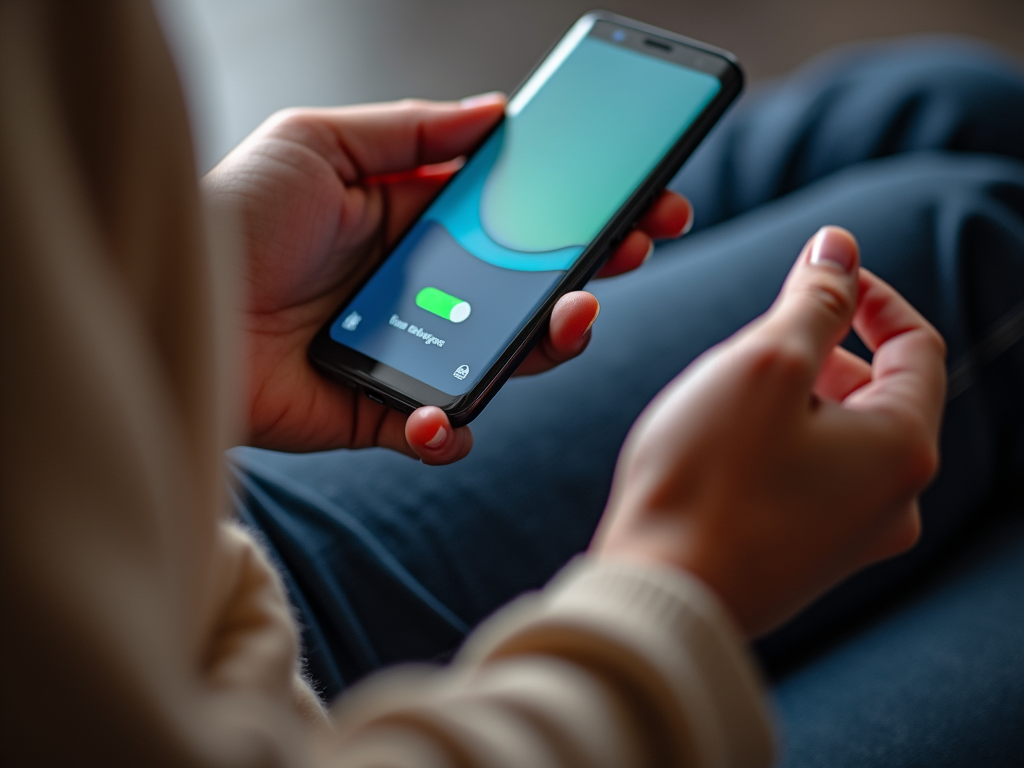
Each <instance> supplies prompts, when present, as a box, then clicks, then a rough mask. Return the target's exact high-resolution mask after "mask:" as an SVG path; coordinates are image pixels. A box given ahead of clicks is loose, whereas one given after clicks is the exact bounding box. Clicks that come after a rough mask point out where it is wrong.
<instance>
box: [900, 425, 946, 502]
mask: <svg viewBox="0 0 1024 768" xmlns="http://www.w3.org/2000/svg"><path fill="white" fill-rule="evenodd" d="M895 445H896V448H897V463H896V467H897V468H898V471H899V476H900V480H901V482H900V485H901V486H902V487H904V488H906V489H907V490H910V491H913V492H915V493H916V492H918V491H920V490H922V489H923V488H924V487H925V486H927V485H928V484H929V483H930V482H931V481H932V480H933V479H935V476H936V475H937V474H938V471H939V447H938V445H937V442H936V441H935V440H934V439H933V438H932V437H930V436H929V434H928V432H927V430H925V429H924V427H923V426H922V425H919V424H902V425H897V428H896V439H895Z"/></svg>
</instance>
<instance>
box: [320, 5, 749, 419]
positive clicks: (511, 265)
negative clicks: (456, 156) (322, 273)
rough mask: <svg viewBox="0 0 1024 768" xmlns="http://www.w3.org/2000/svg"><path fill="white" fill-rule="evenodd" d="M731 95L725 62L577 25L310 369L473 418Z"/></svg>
mask: <svg viewBox="0 0 1024 768" xmlns="http://www.w3.org/2000/svg"><path fill="white" fill-rule="evenodd" d="M742 87H743V74H742V71H741V70H740V68H739V65H738V64H737V63H736V60H735V59H734V58H733V57H732V55H731V54H729V53H727V52H725V51H721V50H718V49H716V48H712V47H710V46H707V45H704V44H702V43H698V42H695V41H693V40H689V39H687V38H685V37H680V36H679V35H675V34H673V33H671V32H666V31H664V30H661V29H657V28H655V27H651V26H648V25H646V24H641V23H640V22H636V21H632V20H630V19H625V18H622V17H619V16H615V15H612V14H608V13H603V12H595V13H590V14H587V15H586V16H584V17H583V18H581V19H580V20H579V21H577V22H576V23H575V24H574V25H573V26H572V28H571V29H570V30H569V31H568V32H567V33H566V35H565V36H564V37H563V38H562V39H561V40H560V41H559V42H558V43H557V44H556V45H555V46H554V48H552V49H551V51H550V52H549V53H548V55H547V56H546V57H545V58H544V59H543V60H542V61H541V62H540V64H538V65H537V67H536V69H534V71H533V72H532V73H531V74H530V76H529V77H528V78H527V79H526V80H525V81H524V83H523V84H522V85H521V86H520V87H519V88H518V89H517V90H516V92H515V93H514V94H512V96H511V97H510V98H509V102H508V106H507V108H506V114H505V118H504V119H503V120H502V121H501V122H500V123H499V124H498V126H497V127H496V128H495V129H494V131H493V132H491V133H490V135H489V136H488V137H487V138H486V139H485V140H484V141H483V142H482V144H481V145H480V146H479V147H478V148H477V149H476V151H475V152H474V153H473V154H472V155H471V156H470V157H469V159H468V160H467V161H466V163H465V165H464V166H463V167H462V168H461V169H460V170H459V171H458V172H457V173H456V174H455V175H454V176H453V177H452V179H451V180H450V181H449V182H448V184H447V185H446V186H445V187H444V189H443V190H442V191H441V193H440V194H439V195H438V197H437V198H436V199H435V200H434V202H433V203H432V204H431V205H430V206H429V207H428V208H427V209H426V211H425V212H424V213H423V214H422V215H421V216H420V217H419V219H418V220H417V221H416V222H415V223H414V224H413V225H412V226H411V227H410V228H409V229H408V230H407V231H406V232H405V234H404V235H403V236H402V237H401V238H400V239H399V240H398V242H397V244H396V245H395V246H394V248H393V249H392V250H391V252H390V253H389V254H388V256H387V257H386V258H385V259H384V260H383V262H382V263H381V264H380V266H379V267H378V268H377V269H376V270H375V271H374V272H373V273H372V274H371V275H370V276H369V277H368V278H367V279H366V280H365V282H364V283H363V284H362V285H361V287H360V288H359V289H358V290H357V291H356V292H355V293H354V294H353V296H352V297H351V298H350V299H349V300H348V301H346V302H345V304H343V305H342V306H341V307H339V309H338V311H337V313H336V314H335V315H334V316H333V317H332V318H331V320H330V322H328V323H327V324H326V325H325V326H324V327H323V328H322V329H321V330H320V331H319V333H318V334H317V335H316V337H315V338H314V340H313V342H312V344H311V346H310V350H309V355H310V359H311V361H312V363H313V365H315V366H316V367H317V368H318V369H319V370H320V371H322V372H323V373H325V374H327V375H328V376H331V377H332V378H335V379H337V380H338V381H341V382H343V383H347V384H349V385H353V386H356V387H360V388H362V389H363V390H364V391H365V393H366V395H367V397H369V398H370V399H372V400H376V401H378V402H381V403H384V404H386V405H389V406H391V407H392V408H396V409H398V410H400V411H404V412H408V413H411V412H412V411H413V410H414V409H416V408H418V407H420V406H423V405H437V406H440V407H441V408H442V409H444V411H445V412H446V413H447V414H448V418H449V419H450V420H451V422H452V424H453V425H455V426H461V425H463V424H467V423H468V422H470V421H472V420H473V419H474V418H475V417H476V416H477V415H478V414H479V413H480V411H481V410H482V409H483V407H484V406H485V405H486V404H487V402H488V401H489V400H490V399H491V397H493V396H494V394H495V393H496V392H497V390H498V389H499V388H500V387H501V385H502V384H503V383H504V382H505V380H506V379H507V378H508V377H509V376H510V375H511V374H512V373H513V371H515V368H516V366H517V365H518V364H519V363H520V362H521V361H522V359H523V358H524V357H525V356H526V354H527V353H528V352H529V351H530V349H531V347H532V345H533V343H534V342H535V341H536V340H537V339H538V338H539V337H540V334H542V333H545V332H546V330H547V323H548V317H549V315H550V313H551V310H552V308H553V307H554V304H555V302H556V301H557V300H558V299H559V297H561V296H562V295H563V294H565V293H567V292H569V291H573V290H578V289H579V288H581V287H582V286H583V285H584V284H585V283H586V282H587V281H588V280H589V279H590V278H591V277H592V276H593V275H594V273H595V272H596V271H597V269H598V268H599V267H600V266H601V264H602V262H603V261H604V260H605V259H606V258H607V257H608V256H610V255H611V253H612V251H613V250H614V248H615V247H616V246H617V245H618V243H619V242H620V241H621V240H622V238H623V237H624V236H625V235H626V234H627V233H628V232H629V230H630V228H631V227H632V225H633V224H634V223H635V222H636V220H637V218H638V217H639V216H640V215H641V214H642V213H643V212H644V210H645V209H646V208H647V207H648V205H649V204H650V203H651V201H652V200H653V199H654V198H655V197H656V196H657V195H658V194H659V193H660V192H661V191H662V190H663V189H664V187H665V185H666V184H667V183H668V182H669V180H670V179H671V178H672V176H673V175H675V173H676V172H677V171H678V170H679V168H680V166H681V165H682V164H683V161H684V160H686V158H687V157H689V155H690V154H691V153H692V152H693V150H694V149H695V148H696V147H697V145H698V144H699V143H700V141H701V139H703V138H704V136H705V135H706V134H707V132H708V131H709V130H710V129H711V127H712V126H713V125H714V124H715V122H716V121H717V120H718V118H719V117H721V115H722V113H723V112H724V111H725V110H726V108H727V107H728V106H729V104H730V103H731V102H732V101H733V100H734V99H735V98H736V96H737V95H738V94H739V92H740V90H741V89H742Z"/></svg>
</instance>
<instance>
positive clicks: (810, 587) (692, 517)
mask: <svg viewBox="0 0 1024 768" xmlns="http://www.w3.org/2000/svg"><path fill="white" fill-rule="evenodd" d="M858 260H859V257H858V252H857V245H856V242H855V241H854V239H853V237H852V235H850V234H849V233H848V232H846V231H845V230H841V229H838V228H832V227H828V228H825V229H822V230H821V231H820V232H819V233H818V234H817V235H816V236H815V237H814V238H813V239H812V240H811V241H810V242H809V243H808V244H807V246H806V247H805V248H804V250H803V252H802V253H801V255H800V257H799V258H798V260H797V262H796V264H795V266H794V267H793V269H792V271H791V272H790V274H789V277H788V278H787V281H786V284H785V286H784V287H783V289H782V292H781V294H780V295H779V298H778V299H777V300H776V302H775V303H774V305H773V306H772V307H771V309H769V311H768V312H767V313H766V314H765V315H763V316H762V317H760V318H758V319H757V320H755V321H754V322H753V323H751V324H750V325H748V326H747V327H746V328H744V329H742V330H741V331H740V332H739V333H737V334H736V335H735V336H733V337H732V338H730V339H728V340H726V341H725V342H723V343H722V344H720V345H718V346H717V347H715V348H713V349H711V350H709V351H708V352H707V353H705V355H703V356H702V357H701V358H699V359H698V360H696V361H695V362H694V363H693V364H692V365H691V366H690V367H689V368H687V370H685V371H684V372H683V373H682V374H681V375H680V376H679V377H678V378H677V379H676V380H675V381H674V382H672V383H671V384H669V385H668V386H667V387H666V388H665V389H664V390H663V391H662V392H661V394H659V395H658V397H657V398H656V399H655V400H654V401H653V402H652V403H651V405H650V406H649V407H648V408H647V410H646V411H645V412H644V413H643V415H641V417H640V419H639V420H638V421H637V423H636V425H635V426H634V427H633V430H632V432H631V434H630V436H629V438H628V439H627V441H626V445H625V447H624V449H623V451H622V454H621V456H620V458H619V462H618V467H617V469H616V473H615V481H614V484H613V488H612V494H611V499H610V501H609V504H608V509H607V510H606V512H605V517H604V520H603V522H602V525H601V527H600V528H599V531H598V534H597V536H596V538H595V541H594V544H593V550H594V551H595V552H596V553H597V554H598V555H599V556H601V557H605V558H625V559H630V560H639V561H643V562H648V563H660V564H667V565H671V566H674V567H677V568H681V569H684V570H686V571H688V572H690V573H692V574H694V575H695V576H697V577H698V578H699V579H701V580H702V581H703V582H704V583H705V584H707V585H708V586H709V587H710V588H711V590H712V591H713V592H715V593H716V594H717V595H718V596H719V597H720V599H721V600H722V602H723V603H724V605H725V606H726V607H727V608H728V609H729V610H730V611H731V613H732V614H733V616H734V618H735V619H736V620H737V621H738V623H739V625H740V627H741V628H742V629H743V630H744V631H745V632H746V633H747V634H748V635H749V636H751V637H754V636H757V635H760V634H762V633H764V632H767V631H768V630H770V629H772V628H774V627H776V626H778V625H779V624H781V623H782V622H783V621H784V620H786V619H787V618H789V617H791V616H792V615H793V614H795V613H796V612H797V611H798V610H800V609H801V608H802V607H803V606H805V605H806V604H807V603H809V602H810V601H811V600H812V599H813V598H814V597H816V596H817V595H819V594H820V593H822V592H824V591H825V590H827V589H828V588H829V587H831V586H833V585H834V584H836V583H837V582H839V581H840V580H842V579H843V578H845V577H846V576H848V575H850V574H851V573H853V572H854V571H856V570H858V569H860V568H862V567H864V566H866V565H868V564H870V563H872V562H874V561H877V560H880V559H883V558H886V557H889V556H892V555H895V554H897V553H899V552H902V551H904V550H906V549H907V548H909V547H910V546H912V545H913V544H914V542H915V541H916V540H917V538H918V535H919V531H920V525H921V522H920V517H919V512H918V506H917V497H918V494H919V493H920V492H921V490H922V489H923V488H924V487H925V486H926V485H927V483H928V482H930V480H931V479H932V477H933V476H934V474H935V472H936V471H937V467H938V435H939V423H940V419H941V415H942V409H943V405H944V400H945V385H946V376H945V367H944V358H945V344H944V342H943V341H942V338H941V337H940V336H939V334H938V332H937V331H936V330H935V329H934V328H933V327H932V326H931V325H930V324H929V323H928V322H927V321H926V320H925V319H924V318H923V317H921V315H920V314H918V313H917V312H916V311H915V310H914V309H913V308H912V307H911V306H910V305H909V304H908V303H907V302H906V301H905V300H904V299H903V298H902V297H901V296H899V294H897V293H896V292H895V291H894V290H893V289H892V288H891V287H889V286H888V285H886V284H885V283H884V282H882V280H880V279H879V278H878V277H876V276H874V275H872V274H871V273H870V272H868V271H866V270H863V269H860V270H859V271H858ZM851 321H852V325H853V328H854V330H855V331H856V332H857V334H858V335H859V336H860V337H861V339H862V340H863V341H864V343H865V344H866V345H867V346H868V348H869V349H871V350H872V351H873V352H874V356H873V359H872V362H871V363H870V364H868V363H866V362H864V361H863V360H861V359H860V358H858V357H856V356H855V355H853V354H851V353H849V352H847V351H846V350H844V349H842V348H841V347H838V346H836V345H837V344H838V343H839V342H840V341H841V340H842V339H843V338H844V337H845V335H846V333H847V332H848V330H849V328H850V324H851Z"/></svg>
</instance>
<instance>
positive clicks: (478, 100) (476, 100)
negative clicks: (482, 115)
mask: <svg viewBox="0 0 1024 768" xmlns="http://www.w3.org/2000/svg"><path fill="white" fill-rule="evenodd" d="M504 100H505V94H503V93H502V92H501V91H489V92H487V93H481V94H478V95H476V96H467V97H466V98H464V99H462V101H460V102H459V106H460V107H462V108H463V109H475V108H476V107H484V106H489V105H491V104H498V103H499V102H503V101H504Z"/></svg>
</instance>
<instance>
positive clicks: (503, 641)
mask: <svg viewBox="0 0 1024 768" xmlns="http://www.w3.org/2000/svg"><path fill="white" fill-rule="evenodd" d="M546 652H550V653H554V654H557V655H559V656H563V657H573V656H579V657H580V658H583V657H587V658H589V659H591V660H593V659H602V660H601V661H599V662H598V663H599V664H601V665H602V666H605V667H608V668H609V669H610V670H611V672H610V673H611V674H615V675H619V676H629V677H631V678H633V680H631V681H630V684H631V685H635V686H639V688H642V689H643V695H644V696H645V697H647V698H649V699H651V700H652V701H655V702H657V707H658V709H659V710H660V711H662V712H663V713H665V716H667V717H671V718H675V719H676V720H677V721H678V722H673V724H671V725H669V726H666V727H667V728H669V727H671V728H674V730H675V732H676V733H677V734H678V736H677V737H678V739H679V741H680V743H682V742H686V743H687V747H686V752H687V753H689V754H690V755H692V757H693V758H694V759H695V762H696V763H697V764H698V765H701V766H768V765H770V764H771V762H772V757H773V752H774V738H773V729H772V722H771V717H770V716H769V712H768V708H767V705H766V701H765V695H764V685H763V683H762V681H761V677H760V674H759V672H758V671H757V669H756V667H755V665H754V663H753V659H752V658H751V656H750V654H749V652H748V650H747V648H746V644H745V643H744V642H743V640H742V638H741V637H740V635H739V633H738V631H737V629H736V628H735V626H734V625H733V622H732V620H731V619H730V617H729V616H728V615H727V614H726V612H725V611H724V609H723V608H722V606H721V605H720V604H719V602H718V600H717V598H715V597H714V595H712V594H711V592H710V591H709V590H708V589H707V587H705V586H704V585H703V584H702V583H701V582H700V581H699V580H697V579H696V578H694V577H692V576H689V575H688V574H685V573H683V572H680V571H678V570H675V569H672V568H668V567H657V566H648V565H640V564H633V563H613V562H604V561H598V560H596V559H593V558H589V557H580V558H577V559H576V560H574V561H573V562H572V563H570V564H569V566H567V567H566V568H565V569H564V570H563V571H562V572H561V573H560V574H558V576H556V578H555V579H554V580H553V581H552V582H551V584H549V585H548V587H547V588H546V589H545V590H544V591H543V592H540V593H537V594H535V595H531V596H527V597H525V598H522V599H521V600H518V601H516V602H515V603H513V604H512V605H511V606H509V607H508V608H507V609H505V610H504V611H502V612H500V613H499V614H498V615H497V616H495V617H494V619H492V620H491V621H490V622H489V623H488V626H485V627H484V628H483V631H478V632H477V634H476V636H475V638H474V640H473V641H472V642H471V643H470V644H469V645H468V646H467V647H466V648H465V649H464V652H463V654H462V655H461V656H462V660H463V661H475V662H477V663H479V662H481V661H484V660H485V659H486V658H501V657H508V656H509V655H518V654H521V653H533V654H536V653H546ZM612 668H614V669H612ZM639 688H638V690H639Z"/></svg>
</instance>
